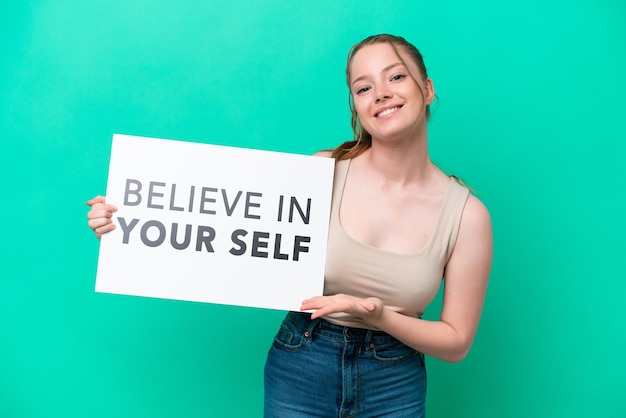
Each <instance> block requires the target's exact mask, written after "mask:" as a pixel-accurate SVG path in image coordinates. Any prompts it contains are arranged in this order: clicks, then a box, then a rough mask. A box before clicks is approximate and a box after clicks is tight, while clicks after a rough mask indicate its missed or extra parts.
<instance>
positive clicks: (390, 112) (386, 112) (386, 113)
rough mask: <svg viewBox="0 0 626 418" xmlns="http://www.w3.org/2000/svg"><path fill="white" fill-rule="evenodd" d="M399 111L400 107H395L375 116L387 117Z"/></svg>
mask: <svg viewBox="0 0 626 418" xmlns="http://www.w3.org/2000/svg"><path fill="white" fill-rule="evenodd" d="M398 109H400V106H396V107H392V108H390V109H385V110H383V111H382V112H380V113H379V114H378V115H377V116H378V117H381V116H387V115H390V114H392V113H393V112H395V111H396V110H398Z"/></svg>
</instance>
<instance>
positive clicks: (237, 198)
mask: <svg viewBox="0 0 626 418" xmlns="http://www.w3.org/2000/svg"><path fill="white" fill-rule="evenodd" d="M240 197H241V190H239V191H238V192H237V196H235V201H234V202H233V205H232V206H228V196H227V195H226V190H224V189H222V198H223V199H224V207H225V208H226V215H228V216H231V215H232V214H233V211H234V210H235V207H236V206H237V202H239V198H240Z"/></svg>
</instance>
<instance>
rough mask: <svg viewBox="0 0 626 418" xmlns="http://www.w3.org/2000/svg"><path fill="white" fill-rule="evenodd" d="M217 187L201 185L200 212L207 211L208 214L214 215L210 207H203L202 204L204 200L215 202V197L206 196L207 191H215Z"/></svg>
mask: <svg viewBox="0 0 626 418" xmlns="http://www.w3.org/2000/svg"><path fill="white" fill-rule="evenodd" d="M215 192H217V189H216V188H214V187H203V188H202V196H201V198H200V213H208V214H209V215H215V211H214V210H212V209H205V208H204V204H205V203H206V202H209V203H215V199H214V198H212V197H207V193H215Z"/></svg>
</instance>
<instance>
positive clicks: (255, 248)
mask: <svg viewBox="0 0 626 418" xmlns="http://www.w3.org/2000/svg"><path fill="white" fill-rule="evenodd" d="M269 237H270V234H269V232H258V231H254V234H252V253H251V254H250V255H251V256H252V257H262V258H267V256H268V253H266V252H265V251H259V248H267V242H265V241H261V238H265V239H267V238H269Z"/></svg>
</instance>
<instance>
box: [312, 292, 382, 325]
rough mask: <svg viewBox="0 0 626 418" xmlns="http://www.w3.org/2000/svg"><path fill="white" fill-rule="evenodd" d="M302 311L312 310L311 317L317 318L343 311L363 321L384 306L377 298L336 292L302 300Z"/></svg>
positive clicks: (379, 312)
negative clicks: (358, 296) (332, 294)
mask: <svg viewBox="0 0 626 418" xmlns="http://www.w3.org/2000/svg"><path fill="white" fill-rule="evenodd" d="M300 309H301V310H303V311H309V310H314V311H315V312H313V314H312V315H311V319H315V318H319V317H321V316H324V315H328V314H330V313H334V312H345V313H349V314H352V315H356V316H358V317H360V318H362V319H363V320H364V321H368V319H370V320H371V319H374V318H376V317H378V316H380V315H381V314H382V312H383V309H384V306H383V302H382V300H380V299H378V298H367V299H361V298H356V297H354V296H349V295H343V294H338V295H334V296H315V297H312V298H310V299H306V300H304V301H302V306H301V307H300Z"/></svg>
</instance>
